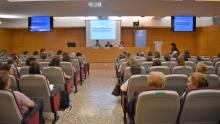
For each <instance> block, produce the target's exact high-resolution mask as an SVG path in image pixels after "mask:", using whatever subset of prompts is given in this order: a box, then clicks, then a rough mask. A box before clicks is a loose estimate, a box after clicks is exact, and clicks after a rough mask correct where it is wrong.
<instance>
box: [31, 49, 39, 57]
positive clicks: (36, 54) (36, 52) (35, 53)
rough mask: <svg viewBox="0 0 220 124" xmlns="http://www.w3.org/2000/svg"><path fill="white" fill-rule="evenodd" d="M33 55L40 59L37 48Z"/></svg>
mask: <svg viewBox="0 0 220 124" xmlns="http://www.w3.org/2000/svg"><path fill="white" fill-rule="evenodd" d="M32 57H33V58H35V59H39V52H38V51H37V50H35V51H34V52H33V55H32Z"/></svg>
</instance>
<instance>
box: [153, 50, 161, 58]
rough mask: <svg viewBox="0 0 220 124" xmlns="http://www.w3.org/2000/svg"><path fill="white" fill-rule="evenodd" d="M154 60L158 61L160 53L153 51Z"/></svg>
mask: <svg viewBox="0 0 220 124" xmlns="http://www.w3.org/2000/svg"><path fill="white" fill-rule="evenodd" d="M154 58H157V59H160V52H158V51H155V52H154Z"/></svg>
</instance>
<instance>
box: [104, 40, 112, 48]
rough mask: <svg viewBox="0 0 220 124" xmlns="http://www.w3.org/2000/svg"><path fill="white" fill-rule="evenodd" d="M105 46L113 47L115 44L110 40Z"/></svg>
mask: <svg viewBox="0 0 220 124" xmlns="http://www.w3.org/2000/svg"><path fill="white" fill-rule="evenodd" d="M105 47H113V45H112V44H110V42H109V41H108V42H107V43H106V45H105Z"/></svg>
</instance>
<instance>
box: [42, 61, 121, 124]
mask: <svg viewBox="0 0 220 124" xmlns="http://www.w3.org/2000/svg"><path fill="white" fill-rule="evenodd" d="M115 84H116V77H115V70H114V64H113V63H93V64H91V70H90V75H89V77H88V78H87V79H86V80H85V81H84V83H83V85H82V86H79V89H78V91H79V92H78V93H77V94H74V93H72V94H71V95H70V99H71V105H72V106H73V108H72V110H71V111H68V110H65V111H60V112H59V116H60V118H59V120H58V121H57V123H56V124H123V112H122V108H121V105H120V98H116V97H114V96H112V95H111V92H112V89H113V88H114V86H115ZM44 116H45V119H46V124H51V123H52V120H53V115H52V114H51V113H45V114H44Z"/></svg>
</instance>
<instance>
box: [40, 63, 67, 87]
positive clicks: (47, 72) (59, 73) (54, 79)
mask: <svg viewBox="0 0 220 124" xmlns="http://www.w3.org/2000/svg"><path fill="white" fill-rule="evenodd" d="M42 73H43V75H44V76H45V77H46V78H47V79H48V80H49V82H50V84H55V85H56V86H58V87H59V88H60V89H61V91H65V86H64V85H65V79H64V74H63V70H62V68H61V67H45V68H44V69H43V72H42Z"/></svg>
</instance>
